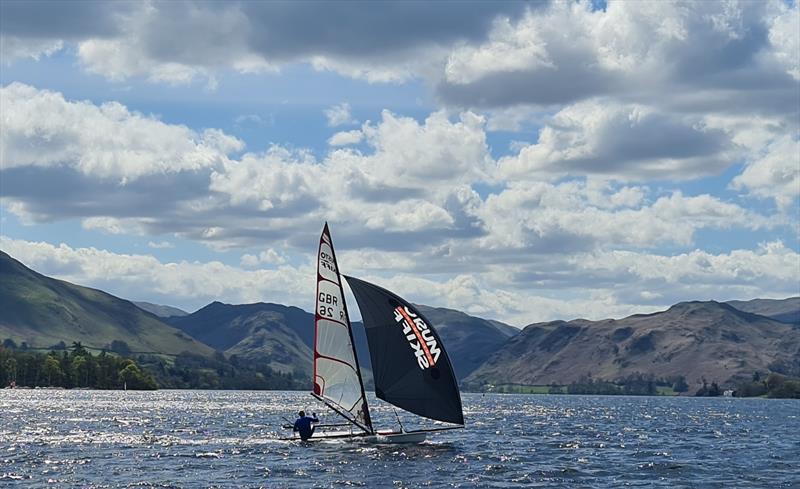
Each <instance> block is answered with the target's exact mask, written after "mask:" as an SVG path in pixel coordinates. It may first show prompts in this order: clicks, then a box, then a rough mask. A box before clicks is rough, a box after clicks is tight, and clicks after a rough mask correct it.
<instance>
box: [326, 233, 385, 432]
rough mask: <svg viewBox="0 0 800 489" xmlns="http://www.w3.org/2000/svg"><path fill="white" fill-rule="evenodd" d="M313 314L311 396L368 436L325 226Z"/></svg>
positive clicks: (358, 376)
mask: <svg viewBox="0 0 800 489" xmlns="http://www.w3.org/2000/svg"><path fill="white" fill-rule="evenodd" d="M315 311H316V313H315V320H314V323H315V334H314V394H315V395H316V396H319V397H321V398H322V399H323V400H325V401H327V402H328V403H330V404H332V405H333V406H334V407H335V408H337V410H339V411H340V414H342V415H343V416H344V417H346V418H348V419H349V420H350V421H351V422H353V423H354V424H356V425H357V426H359V427H360V428H362V429H364V430H365V431H367V432H370V433H372V432H373V429H372V422H371V420H370V416H369V410H368V408H367V400H366V396H365V394H364V387H363V383H362V381H361V372H360V370H359V367H358V358H357V357H356V354H355V349H354V346H353V345H354V342H353V333H352V330H351V329H350V318H349V317H348V314H347V306H346V304H345V302H344V292H343V290H342V285H341V277H340V275H339V267H338V266H337V264H336V254H335V253H334V250H333V242H332V240H331V236H330V232H329V231H328V225H327V223H326V224H325V228H324V229H323V230H322V236H321V237H320V241H319V253H318V259H317V297H316V307H315Z"/></svg>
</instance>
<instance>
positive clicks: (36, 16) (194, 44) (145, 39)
mask: <svg viewBox="0 0 800 489" xmlns="http://www.w3.org/2000/svg"><path fill="white" fill-rule="evenodd" d="M534 6H535V5H534ZM526 8H528V6H527V4H526V3H525V2H522V1H511V2H490V1H478V2H475V1H470V2H445V3H438V2H434V3H427V2H409V3H405V2H400V3H397V4H395V5H394V6H393V7H392V15H386V11H385V10H384V6H383V5H381V4H372V3H366V4H365V3H363V2H356V1H347V2H336V3H335V4H332V3H330V2H317V1H313V2H299V3H298V2H289V1H285V2H284V1H276V2H266V3H257V2H256V3H254V2H244V1H242V2H226V3H208V2H199V1H198V2H192V1H188V2H180V3H178V2H167V1H153V2H146V3H142V2H107V3H99V2H89V1H86V2H69V3H64V2H16V1H9V2H4V3H3V16H2V17H3V18H4V19H5V20H4V21H3V23H2V25H0V34H2V35H3V36H4V37H9V38H12V39H14V40H17V39H20V40H31V39H37V40H39V41H40V42H42V43H46V42H59V41H69V42H75V43H77V44H78V53H79V56H80V58H81V60H82V62H83V63H84V64H85V66H86V67H87V68H88V69H89V71H92V72H94V73H99V74H102V75H104V76H106V77H109V78H112V79H124V78H128V77H132V76H145V77H147V78H150V79H151V80H154V81H166V82H170V83H183V82H187V81H189V80H191V79H192V78H194V77H197V76H210V74H211V73H212V72H213V71H214V70H218V69H235V70H238V71H241V72H256V71H264V70H274V69H277V68H278V67H280V66H282V65H285V64H287V63H293V62H307V63H311V64H313V65H314V66H317V67H318V68H323V69H335V70H337V71H339V72H341V73H343V74H346V75H352V76H359V77H364V78H368V79H374V80H397V79H401V78H404V77H406V76H408V75H409V74H411V75H413V74H415V73H416V72H417V71H418V69H419V68H420V67H421V66H425V65H427V64H428V60H427V59H426V58H427V57H428V56H430V55H434V56H435V57H437V58H439V57H442V56H443V55H444V51H443V50H444V49H446V48H447V47H449V46H452V45H454V44H457V43H461V42H474V41H480V40H482V39H484V38H485V36H486V33H487V31H488V30H489V28H490V26H491V23H492V21H493V19H495V18H498V17H505V16H517V15H519V13H520V12H522V11H523V10H525V9H526ZM53 12H56V14H55V15H53ZM86 19H91V22H88V21H87V20H86ZM298 26H302V28H298ZM11 44H12V43H11V42H7V43H5V45H11ZM21 44H23V43H22V42H16V43H14V45H17V46H18V45H21ZM43 52H44V51H43V50H42V51H40V53H43ZM9 53H14V51H13V50H9ZM199 53H202V54H199ZM423 53H424V54H423ZM14 54H15V55H19V54H23V53H14ZM398 64H400V65H406V67H407V68H406V70H404V71H405V73H403V72H402V71H398V70H397V69H396V68H395V66H397V65H398Z"/></svg>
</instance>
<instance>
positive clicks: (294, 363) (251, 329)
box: [166, 302, 519, 382]
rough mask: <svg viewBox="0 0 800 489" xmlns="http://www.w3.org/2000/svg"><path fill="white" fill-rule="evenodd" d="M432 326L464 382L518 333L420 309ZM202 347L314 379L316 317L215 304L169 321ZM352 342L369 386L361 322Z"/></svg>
mask: <svg viewBox="0 0 800 489" xmlns="http://www.w3.org/2000/svg"><path fill="white" fill-rule="evenodd" d="M417 307H419V308H420V311H422V313H423V314H425V316H426V317H427V318H428V319H429V320H430V321H431V323H433V325H434V326H435V327H436V331H438V332H439V334H440V336H441V337H442V341H443V342H444V344H445V345H447V351H448V352H449V354H450V359H451V361H452V362H453V367H454V369H455V371H456V375H457V376H458V377H459V378H463V377H465V376H466V375H468V374H469V373H470V372H472V371H473V370H474V369H475V368H477V367H478V366H479V365H480V364H481V363H483V361H484V360H486V358H488V357H489V355H490V354H491V353H492V352H494V351H495V350H496V349H497V348H498V347H499V346H500V345H502V344H503V343H504V342H505V341H506V340H508V338H509V337H511V336H512V335H514V334H516V333H518V332H519V330H518V329H516V328H514V327H512V326H509V325H507V324H503V323H500V322H497V321H488V320H485V319H480V318H476V317H472V316H468V315H467V314H464V313H462V312H459V311H454V310H451V309H443V308H433V307H427V306H417ZM166 321H167V322H169V323H170V324H172V325H173V326H175V327H177V328H179V329H181V330H182V331H184V332H186V333H187V334H189V335H191V336H192V337H194V338H196V339H197V340H199V341H202V342H203V343H205V344H207V345H209V346H211V347H213V348H215V349H217V350H219V351H222V352H225V353H226V354H236V355H237V356H239V357H241V358H251V359H252V358H260V359H264V358H268V359H270V360H271V362H272V363H270V367H271V368H274V369H277V370H280V371H283V372H289V371H293V370H297V371H300V372H302V373H304V374H306V375H309V376H310V375H311V354H312V349H313V341H314V316H313V315H312V314H311V313H308V312H306V311H303V310H302V309H298V308H296V307H287V306H283V305H280V304H270V303H264V302H259V303H256V304H242V305H231V304H223V303H221V302H214V303H211V304H209V305H208V306H206V307H204V308H202V309H200V310H199V311H197V312H194V313H192V314H189V315H187V316H182V317H171V318H167V319H166ZM353 339H354V341H355V344H356V351H357V352H358V358H359V363H360V366H361V369H362V371H363V376H364V380H365V382H369V379H371V377H372V376H371V363H370V356H369V349H368V347H367V337H366V332H365V331H364V326H363V325H362V324H361V323H360V322H354V323H353Z"/></svg>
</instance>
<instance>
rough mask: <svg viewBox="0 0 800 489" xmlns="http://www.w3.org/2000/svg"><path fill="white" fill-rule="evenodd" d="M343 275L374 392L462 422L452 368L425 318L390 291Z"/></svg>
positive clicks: (428, 413)
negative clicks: (360, 330)
mask: <svg viewBox="0 0 800 489" xmlns="http://www.w3.org/2000/svg"><path fill="white" fill-rule="evenodd" d="M345 278H347V283H348V284H350V288H351V289H352V290H353V294H354V295H355V297H356V301H358V308H359V309H360V310H361V317H362V318H363V320H364V327H365V328H366V332H367V341H368V343H369V352H370V357H371V359H372V373H373V376H374V378H375V394H376V395H377V396H378V397H379V398H380V399H383V400H384V401H387V402H389V403H391V404H394V405H395V406H397V407H400V408H402V409H405V410H407V411H410V412H412V413H414V414H418V415H420V416H424V417H426V418H430V419H435V420H439V421H444V422H448V423H455V424H461V425H463V424H464V415H463V412H462V409H461V395H460V393H459V391H458V383H457V381H456V377H455V375H454V373H453V367H452V365H451V364H450V358H449V357H448V356H447V352H446V351H445V350H444V346H443V345H442V340H441V339H440V338H439V335H438V334H436V331H435V330H434V329H433V326H432V325H431V323H430V321H428V320H427V319H425V317H423V315H422V314H421V313H420V312H419V311H418V310H417V309H416V308H415V307H414V306H412V305H411V304H409V303H408V302H407V301H405V300H404V299H402V298H401V297H399V296H397V295H395V294H394V293H392V292H390V291H388V290H386V289H383V288H381V287H378V286H377V285H373V284H371V283H369V282H365V281H363V280H359V279H357V278H354V277H350V276H346V277H345Z"/></svg>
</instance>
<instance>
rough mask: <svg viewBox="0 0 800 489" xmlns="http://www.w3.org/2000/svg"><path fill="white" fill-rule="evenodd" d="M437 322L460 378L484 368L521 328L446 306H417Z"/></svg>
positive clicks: (435, 323)
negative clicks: (484, 363)
mask: <svg viewBox="0 0 800 489" xmlns="http://www.w3.org/2000/svg"><path fill="white" fill-rule="evenodd" d="M417 308H419V311H420V312H421V313H422V314H424V315H425V317H426V318H428V320H430V322H431V323H433V325H434V327H435V328H436V331H437V332H438V333H439V336H441V337H442V341H443V342H444V344H445V345H446V348H447V353H448V355H449V356H450V360H451V361H452V363H453V369H454V370H455V372H456V377H457V378H459V379H463V378H465V377H467V376H468V375H469V374H471V373H472V372H473V371H474V370H475V369H476V368H478V367H480V366H481V364H483V362H485V361H486V359H488V358H489V357H490V356H491V355H492V354H493V353H494V352H496V351H497V350H498V349H499V348H500V347H501V346H502V345H503V344H504V343H505V342H506V341H508V339H509V338H511V337H512V336H514V335H516V334H517V333H519V332H520V331H519V329H517V328H515V327H513V326H509V325H507V324H504V323H501V322H499V321H490V320H487V319H481V318H477V317H474V316H469V315H467V314H465V313H463V312H460V311H456V310H453V309H445V308H442V307H429V306H423V305H417Z"/></svg>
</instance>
